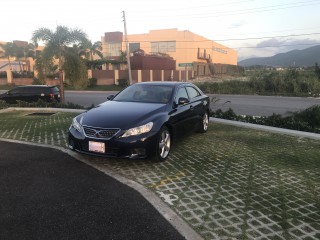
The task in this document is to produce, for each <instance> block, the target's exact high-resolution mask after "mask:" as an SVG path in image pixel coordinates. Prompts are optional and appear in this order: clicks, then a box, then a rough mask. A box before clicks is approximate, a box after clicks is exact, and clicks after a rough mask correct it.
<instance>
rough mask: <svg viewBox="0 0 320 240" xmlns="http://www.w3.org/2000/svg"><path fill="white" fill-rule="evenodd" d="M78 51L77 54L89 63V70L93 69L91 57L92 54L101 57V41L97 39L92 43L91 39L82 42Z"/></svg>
mask: <svg viewBox="0 0 320 240" xmlns="http://www.w3.org/2000/svg"><path fill="white" fill-rule="evenodd" d="M79 48H80V52H79V54H80V55H81V56H84V57H85V58H86V59H88V60H89V61H90V63H91V70H93V69H94V67H93V66H94V64H92V62H93V61H94V59H93V57H94V55H98V57H99V58H100V59H101V58H103V54H102V52H101V51H102V46H101V42H100V41H97V42H94V43H92V42H91V41H88V42H86V43H84V44H83V45H81V46H80V47H79Z"/></svg>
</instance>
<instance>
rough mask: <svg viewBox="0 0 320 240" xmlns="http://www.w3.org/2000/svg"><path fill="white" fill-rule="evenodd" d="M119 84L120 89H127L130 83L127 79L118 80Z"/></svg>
mask: <svg viewBox="0 0 320 240" xmlns="http://www.w3.org/2000/svg"><path fill="white" fill-rule="evenodd" d="M118 83H119V86H120V87H127V86H129V81H128V80H127V79H118Z"/></svg>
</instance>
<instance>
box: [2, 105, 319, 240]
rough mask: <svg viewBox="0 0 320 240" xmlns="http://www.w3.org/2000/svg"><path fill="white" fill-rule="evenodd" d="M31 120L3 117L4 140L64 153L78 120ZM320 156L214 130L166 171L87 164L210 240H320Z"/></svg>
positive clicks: (182, 147) (290, 139)
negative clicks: (159, 203) (147, 195)
mask: <svg viewBox="0 0 320 240" xmlns="http://www.w3.org/2000/svg"><path fill="white" fill-rule="evenodd" d="M27 113H30V112H20V111H17V112H14V111H13V112H8V113H0V138H10V139H15V140H20V141H28V142H36V143H44V144H48V145H55V146H61V147H66V131H67V128H68V126H69V125H70V123H71V121H72V118H73V116H74V114H71V113H56V114H54V115H52V116H49V117H39V116H38V117H36V116H29V115H28V114H27ZM319 149H320V142H319V141H318V140H313V139H308V138H303V137H296V136H286V135H282V134H274V133H270V132H266V131H257V130H252V129H248V128H239V127H234V126H230V125H226V124H218V123H210V126H209V131H208V132H207V133H206V134H194V135H192V136H190V137H189V138H187V139H184V140H180V141H178V142H177V144H176V145H175V146H174V147H173V149H172V152H171V155H170V157H169V159H168V160H167V161H165V162H162V163H153V162H150V161H148V160H137V161H133V160H123V159H103V158H96V157H89V156H83V158H84V159H86V161H87V162H88V163H89V164H92V165H94V166H95V167H97V168H99V169H105V170H106V171H108V172H112V173H116V174H118V175H121V176H123V177H125V178H127V179H131V180H133V181H134V182H136V183H139V184H140V185H141V186H143V187H144V188H147V189H149V190H151V191H153V192H154V193H155V194H157V195H158V196H159V197H160V198H162V199H163V201H164V202H166V203H167V204H168V206H170V208H172V209H173V210H174V211H175V212H176V213H178V215H179V216H180V217H182V218H183V219H184V220H185V221H187V222H188V223H189V224H190V226H191V227H192V228H193V229H194V230H195V231H197V233H199V234H200V235H201V236H202V237H203V238H205V239H210V240H211V239H219V240H220V239H254V240H256V239H283V240H292V239H299V240H300V239H312V240H318V239H320V221H319V219H320V174H319V173H320V161H319V159H320V153H319ZM2 152H3V151H2ZM0 157H1V155H0ZM67 171H70V169H68V170H67ZM83 175H85V173H83ZM0 230H1V229H0Z"/></svg>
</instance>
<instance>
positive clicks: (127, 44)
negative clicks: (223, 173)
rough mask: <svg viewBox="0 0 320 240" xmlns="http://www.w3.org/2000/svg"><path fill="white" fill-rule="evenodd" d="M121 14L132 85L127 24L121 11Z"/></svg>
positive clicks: (130, 77)
mask: <svg viewBox="0 0 320 240" xmlns="http://www.w3.org/2000/svg"><path fill="white" fill-rule="evenodd" d="M122 14H123V24H124V37H125V41H126V52H127V64H128V75H129V83H130V85H132V76H131V65H130V51H129V42H128V35H127V24H126V14H125V12H124V11H122Z"/></svg>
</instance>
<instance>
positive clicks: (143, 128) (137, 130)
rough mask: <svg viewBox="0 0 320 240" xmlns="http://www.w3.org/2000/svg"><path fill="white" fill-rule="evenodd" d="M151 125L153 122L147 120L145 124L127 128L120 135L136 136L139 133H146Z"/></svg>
mask: <svg viewBox="0 0 320 240" xmlns="http://www.w3.org/2000/svg"><path fill="white" fill-rule="evenodd" d="M152 126H153V122H149V123H147V124H145V125H142V126H139V127H135V128H130V129H128V130H127V131H126V132H125V133H124V134H123V135H122V136H121V137H129V136H136V135H140V134H142V133H147V132H150V131H151V129H152Z"/></svg>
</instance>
